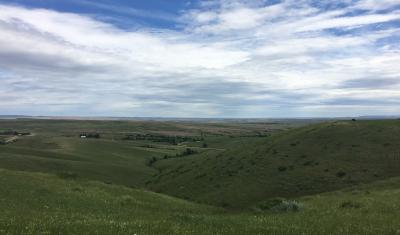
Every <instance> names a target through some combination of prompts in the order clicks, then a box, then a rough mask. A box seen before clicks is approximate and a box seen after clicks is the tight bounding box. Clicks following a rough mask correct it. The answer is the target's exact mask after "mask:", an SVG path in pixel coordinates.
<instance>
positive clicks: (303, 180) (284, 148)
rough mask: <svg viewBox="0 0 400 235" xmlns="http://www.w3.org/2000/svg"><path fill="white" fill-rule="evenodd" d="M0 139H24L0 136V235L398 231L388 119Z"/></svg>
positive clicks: (9, 125)
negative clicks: (96, 135) (13, 140)
mask: <svg viewBox="0 0 400 235" xmlns="http://www.w3.org/2000/svg"><path fill="white" fill-rule="evenodd" d="M6 131H16V132H19V133H22V132H24V133H27V132H29V135H1V136H0V137H1V138H0V141H3V140H5V139H8V138H11V137H12V138H15V139H16V141H15V142H10V143H4V142H3V144H1V145H0V188H1V190H0V209H1V213H0V234H400V220H399V218H400V178H399V177H400V120H374V121H361V120H357V121H351V120H343V121H337V120H334V121H324V122H321V121H319V122H316V121H306V120H303V121H290V120H282V121H274V122H262V121H258V122H249V121H248V122H245V121H243V122H238V121H236V122H233V121H221V122H199V121H198V122H194V121H164V122H161V121H83V120H80V121H78V120H34V119H20V120H0V132H6ZM95 134H98V138H91V137H87V138H82V137H81V136H82V135H85V137H86V136H95Z"/></svg>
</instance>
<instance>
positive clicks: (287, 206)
mask: <svg viewBox="0 0 400 235" xmlns="http://www.w3.org/2000/svg"><path fill="white" fill-rule="evenodd" d="M302 209H303V204H301V203H299V202H297V201H283V202H282V203H280V204H278V205H276V206H274V207H272V208H271V209H270V211H273V212H299V211H300V210H302Z"/></svg>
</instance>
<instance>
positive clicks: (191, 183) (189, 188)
mask: <svg viewBox="0 0 400 235" xmlns="http://www.w3.org/2000/svg"><path fill="white" fill-rule="evenodd" d="M242 141H243V142H242V143H236V147H233V148H228V149H227V150H226V151H225V152H208V153H204V154H201V155H197V156H191V157H188V158H185V159H168V160H166V161H159V162H157V163H156V167H159V168H160V169H162V172H161V173H160V174H159V175H157V176H155V177H153V179H152V183H151V184H149V185H148V186H149V187H150V188H151V189H153V190H156V191H158V192H162V193H167V194H170V195H174V196H178V197H181V198H188V199H191V200H194V201H199V202H203V203H211V204H214V205H219V206H227V207H232V208H243V207H249V206H252V205H253V204H255V203H257V202H259V201H263V200H265V199H267V198H271V197H278V196H283V197H296V196H302V195H310V194H314V193H320V192H327V191H332V190H336V189H340V188H344V187H348V186H351V185H355V184H359V183H363V182H372V181H376V180H380V179H385V178H388V177H393V176H399V175H400V121H398V120H391V121H357V122H351V121H338V122H329V123H323V124H315V125H310V126H306V127H302V128H298V129H295V130H291V131H288V132H285V133H281V134H278V135H276V136H274V137H270V138H265V139H260V138H259V139H255V140H253V139H248V140H245V139H242ZM279 168H280V169H281V170H279Z"/></svg>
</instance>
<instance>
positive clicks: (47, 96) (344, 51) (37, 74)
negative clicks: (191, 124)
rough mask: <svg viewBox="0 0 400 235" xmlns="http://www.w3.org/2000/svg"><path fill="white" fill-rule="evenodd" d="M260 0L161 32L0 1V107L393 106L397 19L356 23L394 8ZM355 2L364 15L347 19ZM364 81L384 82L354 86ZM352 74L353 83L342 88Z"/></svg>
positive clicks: (250, 111) (265, 112)
mask: <svg viewBox="0 0 400 235" xmlns="http://www.w3.org/2000/svg"><path fill="white" fill-rule="evenodd" d="M262 2H263V1H255V0H254V1H208V2H202V6H203V7H202V8H198V9H195V10H190V11H187V12H185V13H184V15H182V16H180V17H179V19H177V21H179V22H180V24H184V26H185V29H184V30H183V31H180V30H176V31H174V30H158V31H157V32H154V31H153V30H152V29H149V28H142V29H140V30H136V31H133V30H131V31H129V30H122V29H119V28H118V27H116V26H114V25H111V24H108V23H104V22H101V21H99V20H96V19H94V18H91V17H89V16H84V15H78V14H73V13H61V12H56V11H51V10H44V9H27V8H23V7H15V6H7V5H0V81H1V84H0V111H2V112H3V113H5V112H7V113H12V112H19V113H23V112H29V110H31V112H35V114H46V113H40V112H41V111H43V112H46V111H47V112H51V114H56V113H57V112H62V113H66V114H71V115H79V114H82V113H79V112H85V113H83V114H85V115H121V116H269V115H275V116H284V115H293V116H312V115H316V114H323V113H324V114H327V113H328V112H330V115H335V113H336V114H339V113H340V112H339V111H337V110H336V111H335V109H331V110H329V108H326V107H329V106H331V107H342V106H343V105H345V106H346V104H343V102H345V100H344V99H343V98H344V97H345V98H346V99H347V100H351V102H348V104H347V105H353V106H354V107H356V108H355V109H354V112H353V113H356V112H361V114H366V113H365V112H367V110H370V109H367V108H364V106H368V102H367V101H368V99H373V98H374V97H375V98H376V99H377V102H378V101H380V102H381V106H382V113H386V112H388V110H395V107H394V106H395V105H394V104H395V102H386V103H385V102H384V101H385V100H386V101H392V100H396V99H398V98H399V95H400V94H399V90H400V89H399V86H400V77H399V76H398V75H399V74H400V67H399V66H398V64H400V53H399V47H398V46H396V45H395V44H396V43H395V42H393V41H392V40H394V39H391V38H392V37H400V30H399V27H398V26H392V27H389V28H385V29H382V30H379V28H376V29H367V28H363V27H365V26H370V25H371V24H377V23H381V24H384V23H387V22H392V21H393V20H397V19H399V13H398V12H397V11H389V12H387V13H385V14H384V13H377V12H376V10H377V9H383V8H385V9H389V7H383V6H380V5H379V3H378V2H377V1H359V2H357V3H350V6H349V7H347V8H340V9H334V10H328V11H326V10H323V9H321V8H318V7H317V6H311V4H310V2H309V1H307V0H303V1H293V0H286V1H283V2H281V3H279V4H275V5H267V6H265V4H262ZM385 2H387V4H392V5H396V4H395V2H394V1H392V2H390V1H385ZM355 8H358V9H360V8H363V9H368V10H371V13H365V14H362V15H358V16H348V14H347V13H349V12H352V11H353V9H355ZM355 27H358V30H355ZM327 29H335V30H338V29H340V30H343V31H348V32H347V33H345V34H344V35H342V34H337V33H335V32H333V31H327ZM349 30H354V32H353V31H349ZM382 40H383V41H382ZM371 77H373V78H374V79H375V80H374V81H379V79H381V80H382V81H386V80H388V81H389V80H390V83H388V84H391V86H390V87H380V88H379V89H378V90H376V89H374V88H373V87H370V85H368V84H367V83H366V84H364V85H365V86H364V87H360V82H359V81H362V79H364V78H368V79H371ZM354 79H357V87H350V86H344V85H343V84H346V82H348V81H352V80H354ZM396 81H399V83H396ZM347 84H352V83H351V82H350V83H349V82H348V83H347ZM370 84H374V83H370ZM361 86H362V82H361ZM380 94H384V95H380ZM363 99H366V101H365V102H364V101H363ZM357 102H358V103H357ZM32 107H40V108H37V109H35V110H34V111H32V110H33V108H32ZM315 107H320V110H321V111H318V109H317V108H315ZM285 109H287V110H290V111H285ZM82 110H85V111H82ZM244 110H245V111H246V112H247V113H244ZM269 110H270V111H269ZM279 110H281V111H279ZM346 110H347V109H346ZM357 110H358V111H357ZM378 111H379V110H378ZM290 112H291V113H290ZM303 112H304V113H303ZM351 114H352V112H350V111H349V114H348V115H351Z"/></svg>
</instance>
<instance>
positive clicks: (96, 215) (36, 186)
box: [0, 170, 400, 235]
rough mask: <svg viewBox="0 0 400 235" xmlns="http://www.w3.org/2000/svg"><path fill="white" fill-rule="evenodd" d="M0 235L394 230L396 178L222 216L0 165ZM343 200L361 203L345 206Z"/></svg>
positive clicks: (399, 226)
mask: <svg viewBox="0 0 400 235" xmlns="http://www.w3.org/2000/svg"><path fill="white" fill-rule="evenodd" d="M0 188H1V189H2V190H1V191H0V198H1V200H0V208H1V211H2V213H0V233H1V234H89V233H90V234H341V235H342V234H399V233H400V223H399V221H398V218H399V216H400V179H399V178H395V179H391V180H387V181H382V182H379V183H376V184H372V185H365V186H360V187H355V188H351V189H347V190H344V191H338V192H333V193H327V194H322V195H316V196H310V197H304V198H299V199H298V201H300V202H301V203H302V204H303V209H302V210H301V211H300V212H280V213H279V212H262V213H260V212H246V213H240V214H238V213H228V212H227V211H225V210H223V209H219V208H215V207H210V206H206V205H200V204H195V203H192V202H187V201H184V200H180V199H176V198H173V197H169V196H165V195H162V194H156V193H153V192H148V191H143V190H137V189H131V188H126V187H123V186H116V185H107V184H104V183H100V182H94V181H84V180H66V179H62V178H59V177H56V176H53V175H48V174H41V173H28V172H17V171H9V170H0ZM344 202H352V203H353V204H355V203H357V205H360V207H357V208H352V207H349V208H343V207H342V204H343V203H344Z"/></svg>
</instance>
